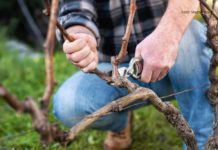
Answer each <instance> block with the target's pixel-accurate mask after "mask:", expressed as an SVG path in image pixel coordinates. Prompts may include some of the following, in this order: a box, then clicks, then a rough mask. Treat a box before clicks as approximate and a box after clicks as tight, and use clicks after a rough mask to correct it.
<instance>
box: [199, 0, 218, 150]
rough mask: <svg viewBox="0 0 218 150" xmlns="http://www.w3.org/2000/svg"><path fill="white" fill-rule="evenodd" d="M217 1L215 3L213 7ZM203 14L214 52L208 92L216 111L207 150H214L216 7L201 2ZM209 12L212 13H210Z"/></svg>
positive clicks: (217, 139) (217, 132)
mask: <svg viewBox="0 0 218 150" xmlns="http://www.w3.org/2000/svg"><path fill="white" fill-rule="evenodd" d="M215 2H216V1H213V6H214V5H215ZM200 4H201V14H202V16H203V18H204V20H205V22H206V24H207V29H208V30H207V37H208V44H209V47H211V49H212V51H213V56H212V59H211V64H210V69H209V79H210V81H211V86H210V88H209V90H208V97H209V100H210V102H211V104H212V105H213V106H214V109H215V126H214V133H213V135H212V136H211V137H210V138H209V139H208V141H207V144H206V147H205V149H206V150H214V149H217V148H218V76H217V74H216V70H217V67H218V39H217V37H218V17H217V15H216V14H215V13H214V7H212V8H210V7H209V6H208V5H207V3H206V2H205V1H204V0H200ZM208 11H209V12H210V13H208Z"/></svg>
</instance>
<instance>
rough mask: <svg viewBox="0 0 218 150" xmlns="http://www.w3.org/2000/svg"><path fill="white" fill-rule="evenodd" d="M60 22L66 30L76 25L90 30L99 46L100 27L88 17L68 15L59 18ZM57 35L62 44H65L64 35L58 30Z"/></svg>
mask: <svg viewBox="0 0 218 150" xmlns="http://www.w3.org/2000/svg"><path fill="white" fill-rule="evenodd" d="M58 20H59V22H60V24H61V25H62V26H63V27H64V28H65V29H67V28H69V27H71V26H75V25H81V26H84V27H86V28H88V29H89V30H90V31H92V33H93V34H94V35H95V38H96V41H97V46H99V44H100V39H101V38H100V33H99V30H98V27H97V25H96V24H95V23H94V22H93V21H90V20H89V19H88V18H87V17H85V16H83V15H74V14H68V15H66V16H62V17H59V18H58ZM56 35H57V39H58V40H59V41H60V42H61V43H63V42H64V38H63V35H62V34H61V33H60V31H59V30H58V29H57V30H56Z"/></svg>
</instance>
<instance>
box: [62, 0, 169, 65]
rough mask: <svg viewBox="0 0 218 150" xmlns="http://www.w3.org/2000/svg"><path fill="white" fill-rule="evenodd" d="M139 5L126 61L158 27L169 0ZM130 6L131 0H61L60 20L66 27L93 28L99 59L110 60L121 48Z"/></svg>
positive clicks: (148, 0)
mask: <svg viewBox="0 0 218 150" xmlns="http://www.w3.org/2000/svg"><path fill="white" fill-rule="evenodd" d="M136 5H137V10H136V14H135V18H134V23H133V28H132V33H131V37H130V41H129V45H128V56H127V57H126V58H125V61H129V59H130V58H132V57H133V56H134V52H135V47H136V45H137V44H138V43H139V42H140V41H142V40H143V39H144V38H145V37H146V36H147V35H148V34H150V33H151V32H152V31H153V30H154V29H155V27H156V26H157V24H158V23H159V21H160V19H161V17H162V16H163V14H164V12H165V10H166V7H167V0H136ZM129 6H130V0H61V5H60V9H59V18H58V20H59V21H60V23H61V24H62V25H63V26H64V28H68V27H70V26H73V25H82V26H85V27H87V28H88V29H90V30H91V31H92V32H93V33H94V35H95V37H96V39H97V41H98V49H99V59H100V60H101V61H110V56H112V55H116V54H118V53H119V50H120V48H121V43H122V37H123V35H124V33H125V28H126V25H127V21H128V16H129ZM58 35H59V36H58V37H59V39H62V40H63V38H62V37H61V36H60V34H58Z"/></svg>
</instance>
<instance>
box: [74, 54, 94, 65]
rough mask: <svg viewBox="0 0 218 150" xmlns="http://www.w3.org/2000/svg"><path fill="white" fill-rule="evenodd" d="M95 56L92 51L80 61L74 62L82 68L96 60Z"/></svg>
mask: <svg viewBox="0 0 218 150" xmlns="http://www.w3.org/2000/svg"><path fill="white" fill-rule="evenodd" d="M94 59H95V56H94V53H90V54H89V55H88V56H87V57H86V58H84V59H83V60H82V61H80V62H78V63H74V64H75V65H76V66H78V67H80V68H85V67H86V66H88V65H89V64H90V63H91V62H92V61H94Z"/></svg>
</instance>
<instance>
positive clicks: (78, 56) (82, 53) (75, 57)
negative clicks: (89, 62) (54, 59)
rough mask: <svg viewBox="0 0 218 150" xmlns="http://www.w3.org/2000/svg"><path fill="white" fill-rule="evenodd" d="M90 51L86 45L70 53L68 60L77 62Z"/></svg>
mask: <svg viewBox="0 0 218 150" xmlns="http://www.w3.org/2000/svg"><path fill="white" fill-rule="evenodd" d="M90 53H91V50H90V48H89V47H88V46H86V47H85V48H83V49H82V50H80V51H77V52H74V53H72V54H70V60H71V61H72V62H74V63H78V62H80V61H81V60H83V59H85V58H86V57H87V56H88V55H89V54H90Z"/></svg>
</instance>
